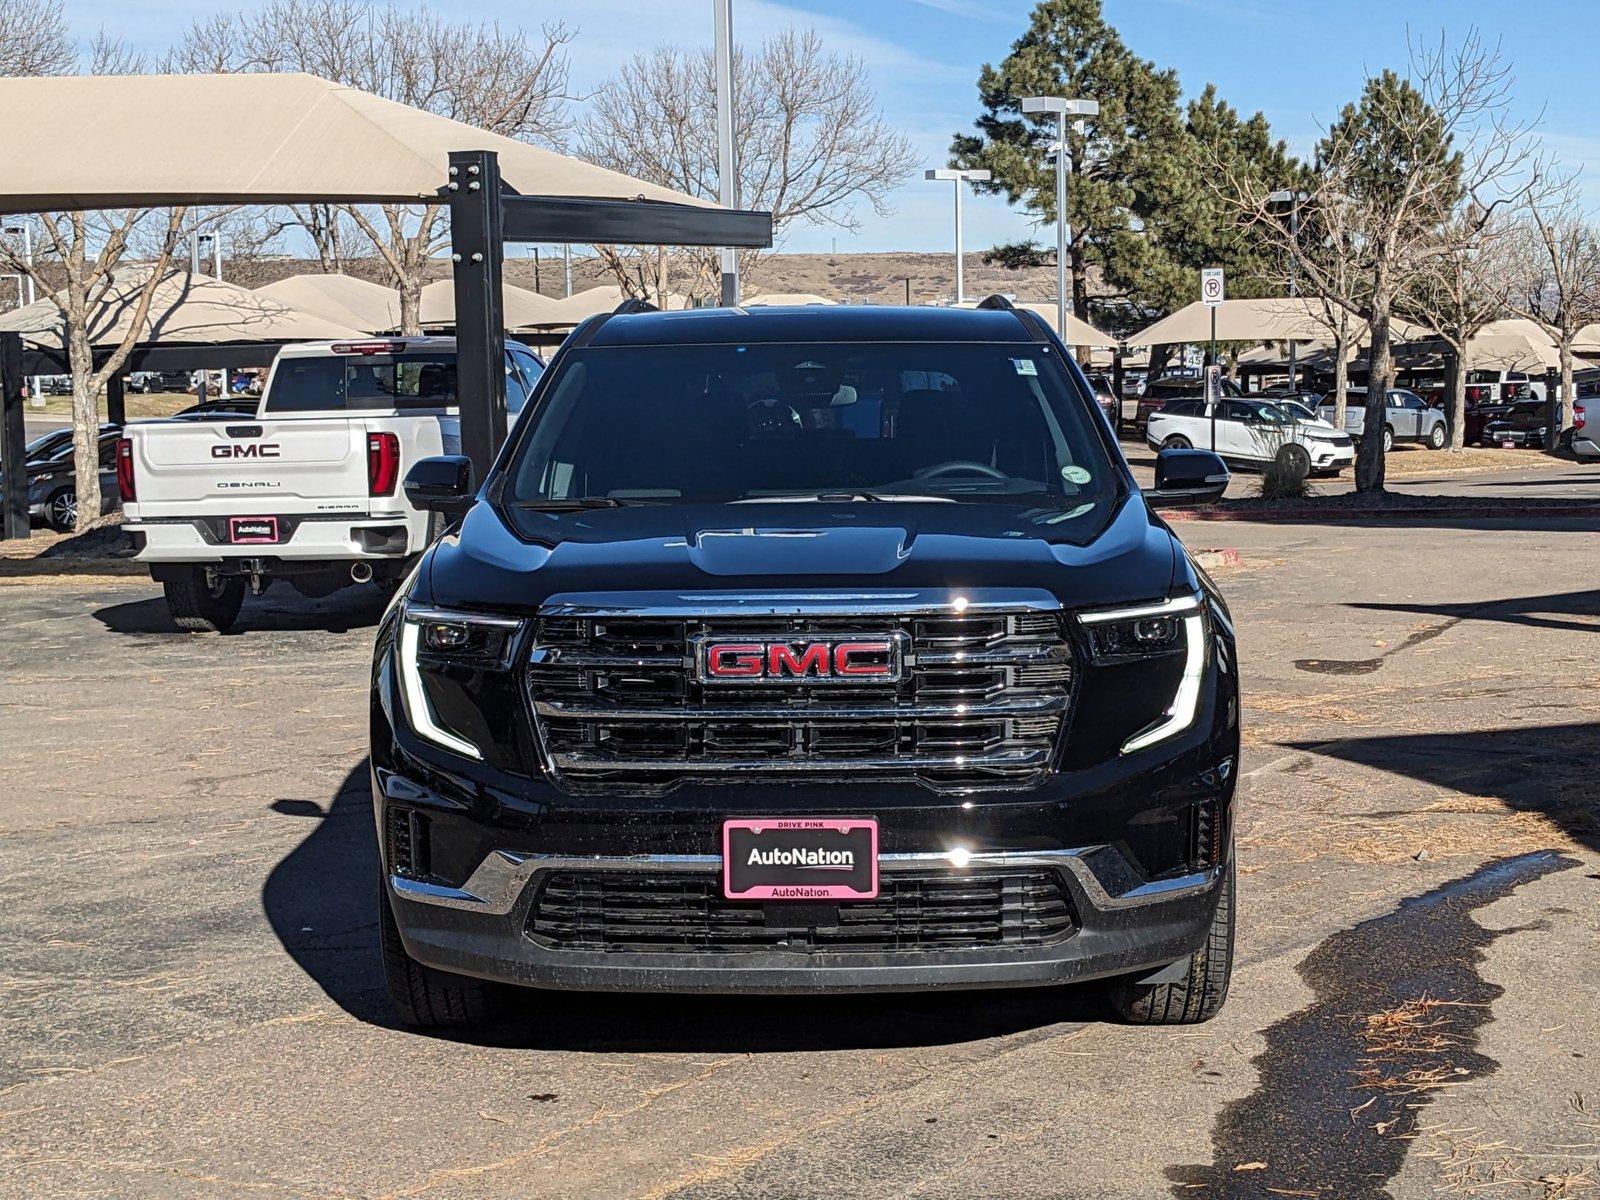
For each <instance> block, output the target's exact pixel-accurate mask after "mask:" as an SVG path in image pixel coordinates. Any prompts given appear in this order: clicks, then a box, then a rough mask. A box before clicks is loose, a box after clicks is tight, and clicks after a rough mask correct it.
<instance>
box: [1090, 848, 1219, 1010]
mask: <svg viewBox="0 0 1600 1200" xmlns="http://www.w3.org/2000/svg"><path fill="white" fill-rule="evenodd" d="M1233 892H1234V867H1233V858H1232V855H1231V853H1230V855H1229V858H1228V869H1227V871H1226V872H1225V873H1224V875H1223V877H1222V895H1221V896H1220V897H1218V900H1217V911H1216V915H1215V916H1213V917H1212V918H1211V928H1210V929H1209V930H1208V931H1207V933H1206V940H1205V943H1204V944H1203V945H1202V946H1201V947H1200V949H1198V950H1196V951H1195V952H1194V953H1193V954H1191V955H1190V956H1189V969H1188V972H1187V974H1186V975H1185V976H1184V978H1183V979H1182V980H1181V981H1180V982H1178V983H1155V984H1138V983H1129V982H1126V981H1124V980H1118V981H1116V982H1115V983H1113V984H1111V986H1110V988H1109V998H1110V1000H1111V1005H1112V1007H1113V1008H1115V1009H1116V1011H1117V1014H1118V1015H1119V1016H1120V1017H1121V1018H1122V1019H1123V1020H1124V1021H1127V1022H1128V1023H1129V1024H1130V1025H1198V1024H1200V1023H1201V1022H1202V1021H1209V1020H1210V1019H1211V1018H1212V1017H1214V1016H1216V1015H1217V1013H1218V1012H1220V1011H1221V1010H1222V1003H1223V1001H1224V1000H1226V999H1227V998H1228V983H1229V980H1230V979H1231V978H1232V977H1233V942H1234V920H1233Z"/></svg>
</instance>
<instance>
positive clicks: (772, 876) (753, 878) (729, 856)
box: [722, 817, 878, 900]
mask: <svg viewBox="0 0 1600 1200" xmlns="http://www.w3.org/2000/svg"><path fill="white" fill-rule="evenodd" d="M722 894H723V895H724V896H726V897H727V898H728V899H730V900H871V899H873V898H874V897H875V896H877V894H878V823H877V822H876V821H874V820H872V819H870V818H867V817H846V818H824V817H783V818H778V817H749V818H743V819H739V820H732V821H724V822H723V824H722Z"/></svg>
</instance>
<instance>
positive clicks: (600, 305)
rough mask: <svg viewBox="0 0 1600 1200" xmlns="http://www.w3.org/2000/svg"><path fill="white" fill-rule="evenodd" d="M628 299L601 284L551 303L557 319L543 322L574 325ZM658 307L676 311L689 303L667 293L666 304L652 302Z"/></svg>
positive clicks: (622, 293) (618, 289)
mask: <svg viewBox="0 0 1600 1200" xmlns="http://www.w3.org/2000/svg"><path fill="white" fill-rule="evenodd" d="M626 299H628V294H627V293H626V292H624V291H623V290H622V289H621V288H620V287H618V286H617V285H616V284H614V283H603V284H600V285H599V286H598V287H592V288H585V289H584V290H583V291H581V292H573V293H572V295H570V296H566V297H564V298H562V299H560V300H555V301H552V303H553V304H554V305H555V306H556V312H557V318H556V319H555V320H552V321H546V322H544V323H545V324H547V325H576V324H577V323H578V322H579V321H583V320H587V319H588V318H589V317H592V316H594V315H595V314H597V313H608V312H611V311H612V310H613V309H615V308H616V307H617V305H619V304H621V303H622V302H623V301H624V300H626ZM653 303H656V304H657V306H658V307H661V308H669V309H677V308H687V307H689V301H688V300H687V299H686V298H684V297H683V296H680V295H678V294H677V293H676V292H669V293H667V302H666V304H664V305H662V304H660V302H659V301H654V302H653Z"/></svg>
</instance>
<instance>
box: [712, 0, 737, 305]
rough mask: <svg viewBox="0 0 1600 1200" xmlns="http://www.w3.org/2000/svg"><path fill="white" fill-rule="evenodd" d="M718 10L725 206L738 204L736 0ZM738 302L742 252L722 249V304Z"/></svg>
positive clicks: (720, 2) (715, 2)
mask: <svg viewBox="0 0 1600 1200" xmlns="http://www.w3.org/2000/svg"><path fill="white" fill-rule="evenodd" d="M712 6H713V7H714V8H715V9H716V26H717V27H716V59H717V199H718V200H719V201H720V202H721V204H722V207H723V208H728V209H734V208H738V207H739V164H738V163H737V162H736V161H735V159H734V147H733V0H712ZM738 303H739V252H738V251H737V250H735V249H733V248H732V247H731V246H724V247H723V249H722V306H723V307H724V308H733V307H734V306H736V305H737V304H738Z"/></svg>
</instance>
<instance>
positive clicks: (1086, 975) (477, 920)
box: [388, 846, 1227, 993]
mask: <svg viewBox="0 0 1600 1200" xmlns="http://www.w3.org/2000/svg"><path fill="white" fill-rule="evenodd" d="M930 866H937V867H939V868H941V869H943V870H947V871H949V872H951V873H952V874H957V873H960V872H971V871H982V870H985V869H995V868H1034V869H1044V870H1047V871H1052V872H1055V873H1057V875H1058V876H1059V879H1060V882H1061V885H1062V887H1063V889H1064V890H1065V892H1066V893H1067V894H1068V895H1069V896H1070V898H1071V902H1072V904H1073V907H1074V909H1075V911H1076V915H1077V925H1076V928H1075V929H1074V930H1073V931H1072V932H1071V933H1070V934H1068V935H1067V936H1065V937H1063V938H1061V939H1059V940H1057V941H1055V942H1053V943H1049V944H1044V945H1033V946H1026V947H1016V948H1006V947H984V948H975V949H956V950H950V949H941V950H934V951H926V950H917V951H895V952H876V953H861V952H851V951H840V950H827V951H820V950H806V949H788V948H784V949H766V950H759V951H752V950H746V951H741V952H738V953H710V952H705V951H683V952H643V953H641V952H632V951H616V950H604V951H597V950H570V949H552V948H548V947H546V946H543V945H540V944H539V943H537V942H536V941H534V940H533V939H532V938H530V937H528V936H527V935H526V934H525V932H524V931H525V929H526V928H527V924H528V920H529V910H530V909H531V908H532V906H533V905H534V903H535V899H536V897H537V895H538V892H539V888H540V885H541V881H542V879H543V878H544V877H545V876H546V875H548V874H550V873H552V872H556V871H561V870H583V871H586V872H596V871H605V872H611V871H617V872H627V871H646V870H648V871H652V872H661V871H671V872H680V873H684V874H686V875H690V874H697V875H700V876H702V877H709V878H715V877H716V876H717V874H718V873H719V872H720V870H721V860H720V859H719V858H718V857H717V856H715V855H640V856H629V857H573V856H557V855H530V854H519V853H515V852H502V851H496V852H495V853H494V854H491V855H490V856H489V857H488V858H486V859H485V860H484V862H483V863H482V864H481V865H480V866H479V868H478V869H477V870H476V871H475V872H473V875H472V877H471V878H470V879H469V880H468V881H467V883H466V884H465V885H464V886H462V887H460V888H450V887H440V886H438V885H434V884H429V883H423V882H419V881H416V880H411V879H406V878H404V877H401V876H398V875H390V876H389V877H388V884H389V888H390V895H391V903H392V905H393V907H394V911H395V917H396V922H397V924H398V926H399V929H400V932H401V936H402V938H403V940H404V941H405V945H406V949H407V952H408V953H409V954H410V955H411V956H412V957H413V958H415V959H417V960H418V961H420V962H424V963H426V964H428V965H429V966H433V967H437V968H439V969H441V970H445V971H452V972H455V973H458V974H465V975H475V976H480V977H484V978H490V979H496V980H502V981H506V982H512V983H519V984H526V985H530V986H536V987H548V988H566V989H576V990H583V991H676V992H725V993H728V992H760V993H781V992H800V993H819V992H837V991H919V990H928V989H933V988H963V987H967V988H973V987H1023V986H1038V985H1045V984H1061V983H1071V982H1080V981H1084V980H1090V979H1098V978H1104V977H1108V976H1113V975H1126V974H1135V975H1148V974H1150V973H1152V972H1156V971H1160V970H1161V969H1163V968H1165V967H1167V966H1169V965H1170V964H1173V963H1177V962H1180V961H1181V960H1183V959H1185V958H1186V957H1187V956H1188V955H1190V954H1191V953H1193V952H1194V951H1195V950H1196V949H1198V948H1199V947H1200V945H1201V944H1202V943H1203V942H1204V940H1205V938H1206V934H1207V931H1208V930H1209V928H1210V925H1211V922H1212V917H1213V914H1214V913H1215V910H1216V905H1217V901H1218V898H1219V896H1220V894H1221V887H1220V885H1221V882H1222V878H1223V875H1224V873H1225V872H1226V870H1227V864H1226V863H1223V864H1221V865H1218V866H1216V867H1212V868H1208V869H1206V870H1203V871H1199V872H1195V873H1192V874H1187V875H1182V876H1177V877H1173V878H1167V879H1161V880H1154V881H1145V880H1140V879H1138V877H1137V873H1136V872H1135V871H1134V870H1133V869H1131V867H1130V865H1129V863H1128V860H1127V859H1126V858H1125V857H1124V856H1123V855H1122V854H1121V853H1120V852H1119V851H1118V850H1117V848H1116V847H1114V846H1086V847H1077V848H1072V849H1065V850H1054V851H1031V852H1012V853H994V854H976V855H973V856H972V857H971V858H970V860H966V861H964V862H963V863H962V864H961V865H959V866H958V865H956V864H955V863H953V862H951V861H950V859H949V857H948V856H947V855H940V854H886V855H883V856H882V857H881V859H880V870H881V871H882V872H883V875H884V877H886V878H887V877H890V876H892V875H893V874H894V873H895V872H897V871H909V870H913V869H917V870H925V869H927V868H928V867H930Z"/></svg>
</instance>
